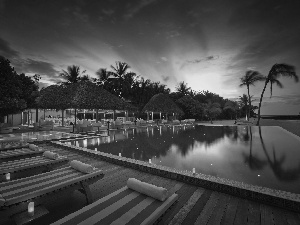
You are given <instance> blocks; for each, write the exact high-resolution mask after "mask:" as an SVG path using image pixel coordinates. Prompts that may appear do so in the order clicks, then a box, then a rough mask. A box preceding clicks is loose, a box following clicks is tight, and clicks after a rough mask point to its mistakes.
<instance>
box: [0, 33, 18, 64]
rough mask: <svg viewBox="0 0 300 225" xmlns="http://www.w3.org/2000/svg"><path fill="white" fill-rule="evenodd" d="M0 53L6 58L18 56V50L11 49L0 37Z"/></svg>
mask: <svg viewBox="0 0 300 225" xmlns="http://www.w3.org/2000/svg"><path fill="white" fill-rule="evenodd" d="M0 55H2V56H4V57H6V58H8V59H13V58H16V57H19V52H18V51H16V50H14V49H12V48H11V47H10V44H9V43H8V42H7V41H5V40H4V39H2V38H1V37H0Z"/></svg>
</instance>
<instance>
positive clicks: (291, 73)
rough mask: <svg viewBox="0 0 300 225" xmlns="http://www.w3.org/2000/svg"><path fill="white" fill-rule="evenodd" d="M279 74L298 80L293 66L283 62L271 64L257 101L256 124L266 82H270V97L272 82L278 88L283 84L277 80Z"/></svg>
mask: <svg viewBox="0 0 300 225" xmlns="http://www.w3.org/2000/svg"><path fill="white" fill-rule="evenodd" d="M279 76H284V77H290V78H294V80H295V82H298V80H299V78H298V76H297V74H296V70H295V67H294V66H291V65H287V64H284V63H282V64H277V63H276V64H275V65H273V66H272V68H271V70H270V71H269V74H268V76H267V77H266V80H265V86H264V88H263V91H262V93H261V96H260V101H259V106H258V118H257V124H256V125H257V126H258V125H259V121H260V108H261V102H262V98H263V96H264V92H265V90H266V87H267V84H268V83H269V82H271V87H270V90H271V96H270V97H272V90H273V89H272V88H273V84H276V85H277V86H278V87H280V88H282V87H283V85H282V84H281V83H280V81H279V80H278V77H279Z"/></svg>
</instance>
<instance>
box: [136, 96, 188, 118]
mask: <svg viewBox="0 0 300 225" xmlns="http://www.w3.org/2000/svg"><path fill="white" fill-rule="evenodd" d="M142 112H145V113H147V120H148V119H149V113H151V115H152V120H153V114H154V113H159V115H160V119H161V114H162V113H166V119H167V118H168V115H172V116H175V118H176V116H178V115H183V114H184V113H183V111H182V110H181V109H180V108H179V107H178V106H177V105H176V104H175V103H174V102H173V100H172V99H171V98H170V97H169V96H168V95H167V94H163V93H159V94H156V95H154V96H153V97H152V98H151V99H150V101H149V102H148V103H147V104H146V105H145V106H144V108H143V110H142Z"/></svg>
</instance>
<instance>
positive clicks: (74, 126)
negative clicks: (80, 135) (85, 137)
mask: <svg viewBox="0 0 300 225" xmlns="http://www.w3.org/2000/svg"><path fill="white" fill-rule="evenodd" d="M75 128H76V108H75V112H74V125H73V133H74V132H75ZM76 132H77V131H76Z"/></svg>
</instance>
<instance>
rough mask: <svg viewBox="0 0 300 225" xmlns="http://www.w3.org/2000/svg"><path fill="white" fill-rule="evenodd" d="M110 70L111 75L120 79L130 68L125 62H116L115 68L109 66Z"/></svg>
mask: <svg viewBox="0 0 300 225" xmlns="http://www.w3.org/2000/svg"><path fill="white" fill-rule="evenodd" d="M110 67H111V68H112V70H113V71H112V74H113V75H114V76H115V77H122V76H124V75H125V74H126V73H127V70H128V69H129V68H130V66H129V65H128V64H127V63H125V62H120V61H117V62H116V66H110Z"/></svg>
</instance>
